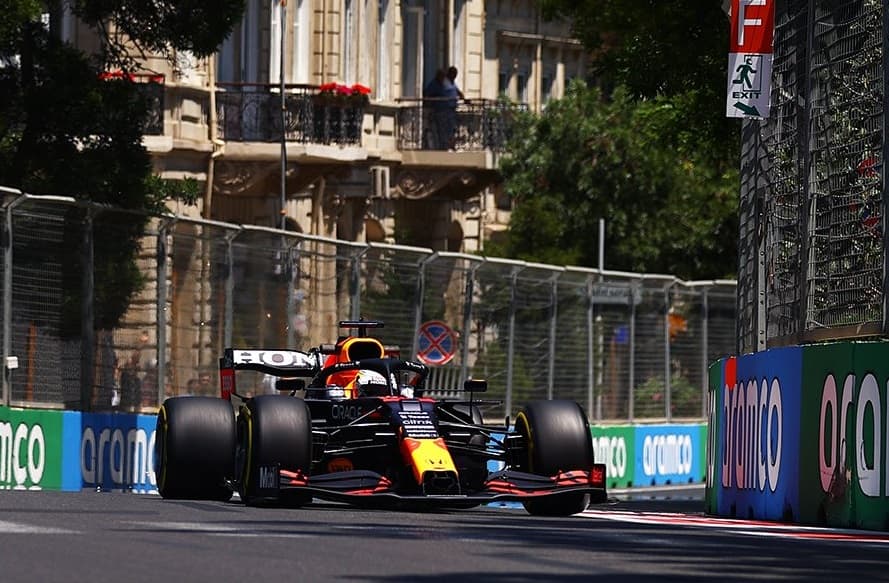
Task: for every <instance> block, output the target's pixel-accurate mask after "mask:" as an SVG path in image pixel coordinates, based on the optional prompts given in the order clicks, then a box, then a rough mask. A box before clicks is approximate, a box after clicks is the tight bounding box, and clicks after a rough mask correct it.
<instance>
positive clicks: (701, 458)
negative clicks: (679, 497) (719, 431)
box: [590, 423, 707, 488]
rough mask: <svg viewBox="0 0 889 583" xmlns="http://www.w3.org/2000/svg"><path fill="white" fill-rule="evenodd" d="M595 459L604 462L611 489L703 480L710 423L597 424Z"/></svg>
mask: <svg viewBox="0 0 889 583" xmlns="http://www.w3.org/2000/svg"><path fill="white" fill-rule="evenodd" d="M590 430H591V432H592V434H593V449H594V450H595V454H596V461H598V462H603V463H605V466H606V478H607V486H608V487H609V488H630V487H634V486H656V485H658V486H659V485H668V484H677V485H678V484H691V483H696V482H697V483H700V482H703V481H704V477H705V476H704V474H705V468H706V459H707V451H706V446H707V426H706V425H705V424H703V423H691V424H666V425H595V426H593V427H591V428H590Z"/></svg>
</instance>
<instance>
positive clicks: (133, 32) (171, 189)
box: [0, 0, 243, 335]
mask: <svg viewBox="0 0 889 583" xmlns="http://www.w3.org/2000/svg"><path fill="white" fill-rule="evenodd" d="M44 4H45V3H43V2H34V1H33V0H11V2H9V3H8V6H5V7H4V10H3V11H2V14H0V63H2V66H0V185H3V186H11V187H15V188H19V189H21V190H23V191H26V192H29V193H33V194H62V195H69V196H73V197H75V198H78V199H82V200H89V201H92V202H96V203H101V204H107V205H110V206H112V207H115V208H118V209H126V210H128V211H136V212H129V213H112V212H110V211H109V212H104V213H100V214H98V215H97V216H95V217H94V219H93V220H94V225H95V228H94V230H93V233H94V237H93V245H94V254H93V262H94V266H95V290H94V294H95V296H94V301H93V304H94V310H95V325H96V327H97V328H100V329H102V328H104V329H107V328H112V327H114V326H116V325H117V324H118V323H119V321H120V319H121V318H122V317H123V315H124V314H125V313H126V310H127V307H128V306H129V303H130V300H131V298H132V297H133V296H134V295H135V294H136V293H137V292H138V291H139V290H140V289H141V287H142V285H143V276H142V275H141V271H140V270H139V269H138V266H137V265H136V257H137V254H138V251H139V246H140V240H141V238H142V236H143V232H144V226H145V222H146V220H145V218H144V216H143V214H141V213H143V212H158V211H161V210H163V209H164V208H165V207H164V201H165V200H166V199H167V198H177V199H179V200H183V201H185V202H187V203H188V204H194V202H195V201H196V199H197V197H198V196H199V193H200V189H199V187H198V184H197V183H196V182H195V181H183V182H171V181H162V180H160V179H158V178H155V177H153V176H152V165H151V159H150V157H149V155H148V153H147V152H146V151H145V148H144V147H143V146H142V135H143V129H144V120H146V114H147V107H148V104H147V102H146V100H145V99H144V98H143V95H142V93H141V92H140V91H139V90H138V89H139V88H138V86H137V84H135V83H133V82H131V81H130V80H129V79H128V78H127V76H126V75H123V76H121V77H118V78H112V79H100V77H99V73H100V72H101V71H103V70H105V69H106V68H108V67H111V66H116V67H121V68H123V69H124V70H130V69H129V68H130V67H131V66H133V64H134V62H133V60H132V59H130V58H125V57H123V56H122V55H123V53H122V52H121V51H122V50H123V48H124V47H125V46H126V45H125V44H124V43H127V42H132V43H133V45H130V46H131V47H132V46H136V47H137V53H136V54H138V48H149V49H151V50H152V51H154V52H157V53H161V54H165V53H169V54H171V55H172V54H173V53H172V52H171V49H174V50H192V51H193V52H194V53H196V54H198V55H205V54H208V53H210V52H212V51H213V50H214V48H215V47H216V46H218V45H219V43H221V42H222V41H223V40H224V39H225V37H226V36H227V35H228V34H229V33H230V31H231V29H232V27H233V26H234V24H235V22H237V20H238V19H240V17H241V14H242V12H243V1H239V2H233V1H226V2H222V3H219V2H216V3H209V4H208V3H206V2H168V3H164V2H160V3H158V2H130V1H126V2H124V1H122V0H118V1H113V2H110V3H109V2H106V1H105V0H78V1H75V2H74V3H73V5H72V8H73V9H74V10H75V12H76V13H77V14H80V15H82V16H84V17H85V18H86V20H87V22H88V23H89V24H91V25H94V26H96V28H97V30H98V32H99V33H100V34H104V33H106V32H107V30H108V29H107V28H106V25H107V23H108V22H110V21H111V20H115V21H116V25H117V30H118V31H123V32H125V33H126V34H127V35H129V38H127V37H126V36H121V35H111V36H108V35H106V39H105V40H106V41H107V42H106V43H105V44H104V45H103V46H104V47H105V48H106V50H107V52H106V53H105V54H103V55H100V57H103V59H100V60H98V61H96V60H92V59H91V58H90V57H88V56H87V55H84V54H83V53H81V52H80V51H78V50H76V49H75V48H73V47H71V46H68V45H65V44H63V43H61V42H60V41H59V39H58V38H57V37H55V36H54V35H53V34H52V30H53V27H52V26H50V27H46V26H44V24H43V23H42V22H41V21H40V14H41V11H42V10H43V7H44ZM48 5H49V6H50V9H51V11H52V12H54V13H57V12H58V10H57V9H58V8H59V6H60V4H59V3H58V2H50V3H48ZM86 225H87V223H86V216H85V215H84V212H83V210H82V209H79V208H72V209H71V210H70V211H69V213H68V216H67V220H66V223H65V229H66V231H65V233H64V245H63V249H62V253H63V257H62V258H61V261H60V263H61V265H62V266H63V274H62V280H63V300H62V303H63V307H62V312H63V323H62V331H63V333H64V334H69V335H76V334H78V333H79V318H80V309H81V307H80V306H81V303H82V302H81V294H80V290H81V287H82V282H83V273H82V262H83V259H84V253H83V244H84V238H83V232H84V230H85V229H86V228H87V227H86ZM38 246H39V245H38ZM28 260H30V261H33V262H34V263H35V264H38V263H40V262H41V261H43V259H42V258H41V257H40V256H39V253H35V254H31V255H30V256H29V255H28V254H27V253H24V254H23V253H20V254H19V255H18V256H17V261H28Z"/></svg>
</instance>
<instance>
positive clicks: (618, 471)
mask: <svg viewBox="0 0 889 583" xmlns="http://www.w3.org/2000/svg"><path fill="white" fill-rule="evenodd" d="M593 451H594V458H595V459H596V460H601V461H603V462H604V463H605V467H606V470H607V472H608V477H609V478H623V477H624V476H626V473H627V443H626V441H625V440H624V438H623V437H617V436H607V435H602V436H600V437H594V438H593Z"/></svg>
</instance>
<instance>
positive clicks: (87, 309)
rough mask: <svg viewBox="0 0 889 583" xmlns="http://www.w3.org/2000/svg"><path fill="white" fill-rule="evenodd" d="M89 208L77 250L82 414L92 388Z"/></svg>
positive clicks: (92, 279)
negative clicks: (80, 245)
mask: <svg viewBox="0 0 889 583" xmlns="http://www.w3.org/2000/svg"><path fill="white" fill-rule="evenodd" d="M94 212H95V211H94V209H93V208H92V207H90V208H88V209H87V210H86V217H85V219H84V224H83V233H82V239H81V243H82V245H83V246H82V248H81V250H80V251H81V267H80V269H81V276H82V277H83V282H82V283H81V288H80V289H81V294H82V295H81V298H80V343H81V344H80V407H81V410H82V411H91V410H92V408H93V407H92V396H93V385H94V384H95V363H96V354H95V344H96V332H95V326H94V325H93V320H94V318H95V306H94V305H93V302H94V299H95V269H94V267H95V265H94V262H95V257H94V253H93V213H94Z"/></svg>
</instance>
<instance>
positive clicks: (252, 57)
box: [61, 0, 585, 252]
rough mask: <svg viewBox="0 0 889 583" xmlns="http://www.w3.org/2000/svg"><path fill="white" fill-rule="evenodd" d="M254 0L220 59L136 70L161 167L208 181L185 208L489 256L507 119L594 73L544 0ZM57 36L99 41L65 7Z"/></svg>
mask: <svg viewBox="0 0 889 583" xmlns="http://www.w3.org/2000/svg"><path fill="white" fill-rule="evenodd" d="M246 1H247V8H246V11H245V14H244V18H243V19H242V21H241V22H240V23H239V24H238V25H237V26H236V28H235V30H234V32H233V33H232V35H231V36H230V37H229V38H228V39H227V40H226V41H225V43H224V44H223V45H222V46H221V47H220V50H219V51H218V53H217V54H216V55H215V56H214V57H212V58H210V59H195V58H194V57H193V56H192V55H190V54H187V53H180V54H178V55H176V62H175V63H173V64H171V63H168V62H167V61H166V60H164V59H160V58H155V59H148V60H147V61H146V62H144V63H143V68H144V71H145V75H144V77H142V76H140V79H142V80H144V81H145V82H146V83H147V84H153V85H152V86H151V87H150V89H151V90H152V92H153V93H154V94H155V95H156V96H157V98H156V103H157V112H156V119H155V120H154V121H155V123H154V124H150V129H149V130H148V131H149V134H150V135H146V136H145V144H146V146H147V148H148V149H149V151H150V152H151V154H152V157H153V160H154V166H155V170H156V172H157V173H158V174H159V175H160V176H162V177H165V178H174V179H175V178H183V177H191V178H195V179H197V180H198V181H200V182H201V183H203V184H204V185H205V190H206V192H205V196H204V198H203V200H202V201H201V203H200V205H199V206H198V207H197V208H194V207H192V208H182V207H180V208H175V209H173V210H175V211H177V212H186V213H188V212H191V213H194V214H199V215H201V216H203V217H204V218H210V219H215V220H221V221H227V222H235V223H243V224H256V225H265V226H270V227H272V226H274V227H279V226H284V227H285V228H287V229H289V230H294V231H298V232H301V233H306V234H313V235H319V236H326V237H335V238H339V239H344V240H349V241H360V242H365V241H368V242H373V241H385V242H389V243H398V244H406V245H418V246H423V247H430V248H432V249H436V250H449V251H465V252H477V251H481V250H483V247H484V241H485V239H486V238H488V237H490V236H492V235H493V234H495V233H496V232H498V231H500V230H502V229H503V228H505V224H506V222H507V221H508V214H509V212H508V211H509V203H508V201H506V200H504V197H502V196H499V195H498V187H497V183H498V179H499V174H498V171H497V169H498V163H499V158H500V156H501V155H503V146H504V143H505V140H506V137H507V136H508V133H509V127H510V119H511V115H512V113H513V112H514V111H515V110H516V109H518V108H530V109H531V110H532V111H539V110H540V109H541V108H542V107H543V106H544V104H545V103H546V101H547V100H549V99H552V98H556V97H559V96H561V95H562V93H563V91H564V88H565V86H566V84H567V82H568V81H570V79H571V78H573V77H577V76H581V75H583V74H584V71H585V58H584V54H585V53H584V51H583V49H582V47H581V45H580V44H579V43H578V42H577V41H576V40H574V39H572V38H570V30H569V27H568V26H567V24H565V23H563V22H544V21H543V20H542V19H541V18H540V14H539V10H538V8H537V6H536V4H535V2H534V1H533V0H289V1H287V0H284V1H281V0H246ZM61 34H62V35H63V37H64V38H65V40H68V41H69V42H72V43H73V44H75V45H76V46H79V47H81V48H84V49H86V50H91V49H94V48H95V43H96V40H95V38H93V37H92V36H91V35H90V34H89V32H88V31H86V30H84V29H83V27H80V26H78V24H77V22H76V21H75V20H74V19H73V17H71V16H70V15H68V16H66V17H65V18H64V19H63V24H62V26H61ZM449 66H454V67H456V68H457V71H458V76H457V78H456V83H457V85H458V87H460V88H461V90H462V93H463V95H464V96H465V98H466V99H465V100H461V101H459V103H458V104H457V105H456V107H455V108H453V110H451V111H447V112H445V113H441V112H440V111H439V110H443V109H447V106H448V104H445V103H441V102H438V101H432V102H430V101H425V102H424V101H423V100H422V98H423V95H424V87H426V86H427V84H428V83H429V82H430V81H431V80H433V78H434V77H435V73H436V71H437V70H438V69H440V68H447V67H449ZM332 84H337V85H339V86H340V88H339V89H340V93H342V87H349V88H351V87H354V86H356V84H357V85H361V86H363V87H366V88H368V89H370V94H369V95H368V96H367V99H364V98H362V97H361V96H351V95H342V94H338V91H337V88H336V87H334V88H332V89H330V86H331V85H332ZM282 87H283V89H284V91H283V99H282V92H281V88H282ZM324 89H328V90H327V91H324ZM504 98H508V101H507V100H505V99H504ZM442 116H443V117H442ZM443 134H446V135H443Z"/></svg>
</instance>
